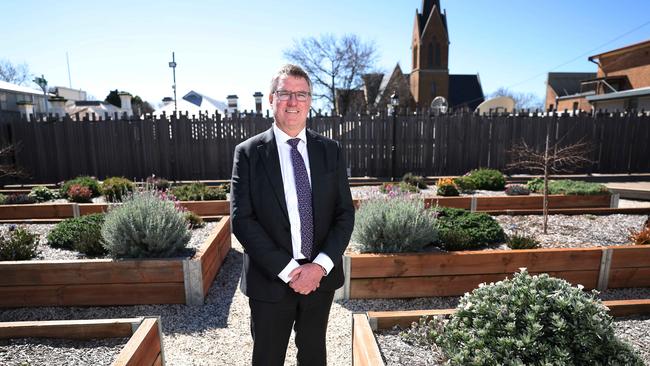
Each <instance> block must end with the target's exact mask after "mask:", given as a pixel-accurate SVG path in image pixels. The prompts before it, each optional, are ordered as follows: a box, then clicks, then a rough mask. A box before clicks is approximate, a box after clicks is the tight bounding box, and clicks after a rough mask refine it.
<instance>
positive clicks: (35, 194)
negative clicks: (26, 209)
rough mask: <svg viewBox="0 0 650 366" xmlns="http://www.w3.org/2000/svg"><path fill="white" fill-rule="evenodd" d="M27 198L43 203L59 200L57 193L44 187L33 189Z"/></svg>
mask: <svg viewBox="0 0 650 366" xmlns="http://www.w3.org/2000/svg"><path fill="white" fill-rule="evenodd" d="M28 196H30V197H32V198H34V199H35V200H36V202H45V201H49V200H53V199H57V198H59V194H58V192H57V191H55V190H53V189H49V188H47V187H44V186H36V187H33V188H32V190H31V192H29V194H28Z"/></svg>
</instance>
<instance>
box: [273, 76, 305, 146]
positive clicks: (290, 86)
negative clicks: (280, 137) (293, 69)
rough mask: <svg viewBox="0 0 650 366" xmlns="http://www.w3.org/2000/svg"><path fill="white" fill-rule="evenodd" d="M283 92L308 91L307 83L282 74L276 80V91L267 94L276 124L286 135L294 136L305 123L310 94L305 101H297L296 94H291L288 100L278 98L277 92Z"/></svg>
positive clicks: (298, 78) (301, 79)
mask: <svg viewBox="0 0 650 366" xmlns="http://www.w3.org/2000/svg"><path fill="white" fill-rule="evenodd" d="M284 92H292V93H296V92H301V93H309V84H307V80H305V79H303V78H300V77H295V76H282V77H280V79H279V80H278V87H277V90H276V92H275V93H272V94H271V95H269V103H270V104H271V107H272V108H273V117H275V123H276V125H277V126H278V128H279V129H281V130H282V131H284V132H285V133H286V134H287V135H289V136H292V137H295V136H296V135H298V132H300V131H301V130H302V129H303V128H305V126H306V125H307V114H308V113H309V107H310V106H311V96H308V97H307V100H305V101H299V100H298V98H297V95H296V94H291V95H289V99H288V100H280V98H279V97H278V93H284ZM285 94H286V93H285Z"/></svg>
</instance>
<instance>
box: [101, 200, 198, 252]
mask: <svg viewBox="0 0 650 366" xmlns="http://www.w3.org/2000/svg"><path fill="white" fill-rule="evenodd" d="M102 238H103V240H104V246H105V247H106V249H107V250H108V253H109V254H110V255H111V257H113V258H161V257H170V256H173V255H175V254H176V253H178V252H179V251H180V250H182V249H184V248H185V245H186V244H187V243H188V241H189V240H190V233H189V231H188V228H187V223H186V221H185V218H184V217H183V213H182V212H181V211H180V210H179V209H177V208H176V206H175V204H174V202H173V201H171V200H169V199H164V198H162V197H161V196H160V194H159V193H158V192H157V191H136V192H134V193H133V194H132V195H129V196H127V197H126V198H125V199H124V200H123V201H122V204H121V205H120V206H116V207H113V208H111V210H110V211H109V212H108V214H106V219H105V220H104V225H103V226H102Z"/></svg>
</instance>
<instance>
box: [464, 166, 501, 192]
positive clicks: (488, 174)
mask: <svg viewBox="0 0 650 366" xmlns="http://www.w3.org/2000/svg"><path fill="white" fill-rule="evenodd" d="M467 177H468V179H469V180H471V181H472V182H473V183H474V187H475V189H484V190H488V191H502V190H503V189H504V188H505V186H506V178H505V177H504V176H503V173H501V172H500V171H498V170H495V169H486V168H481V169H475V170H472V171H471V172H469V173H468V174H467Z"/></svg>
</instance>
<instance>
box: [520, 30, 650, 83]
mask: <svg viewBox="0 0 650 366" xmlns="http://www.w3.org/2000/svg"><path fill="white" fill-rule="evenodd" d="M648 24H650V20H648V21H647V22H645V23H643V24H641V25H639V26H637V27H635V28H634V29H632V30H629V31H627V32H625V33H623V34H621V35H618V36H616V37H614V38H613V39H611V40H609V41H607V42H605V43H603V44H601V45H600V46H598V47H596V48H594V49H591V50H589V51H587V52H584V53H582V54H580V55H578V56H576V57H574V58H572V59H571V60H569V61H566V62H563V63H561V64H559V65H557V66H555V67H553V68H551V69H549V70H548V71H545V72H542V73H539V74H536V75H535V76H533V77H530V78H528V79H526V80H524V81H520V82H518V83H515V84H512V85H510V86H508V87H507V88H508V89H509V88H512V87H514V86H517V85H520V84H524V83H527V82H529V81H531V80H534V79H537V78H538V77H540V76H543V75H546V74H548V73H549V72H550V71H553V70H557V69H559V68H560V67H562V66H565V65H568V64H570V63H572V62H574V61H576V60H579V59H581V58H583V57H585V56H587V55H590V54H592V53H593V52H595V51H597V50H599V49H601V48H603V47H605V46H607V45H608V44H610V43H612V42H615V41H618V40H619V39H621V38H623V37H625V36H627V35H628V34H630V33H633V32H636V31H637V30H639V29H641V28H643V27H645V26H646V25H648Z"/></svg>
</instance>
